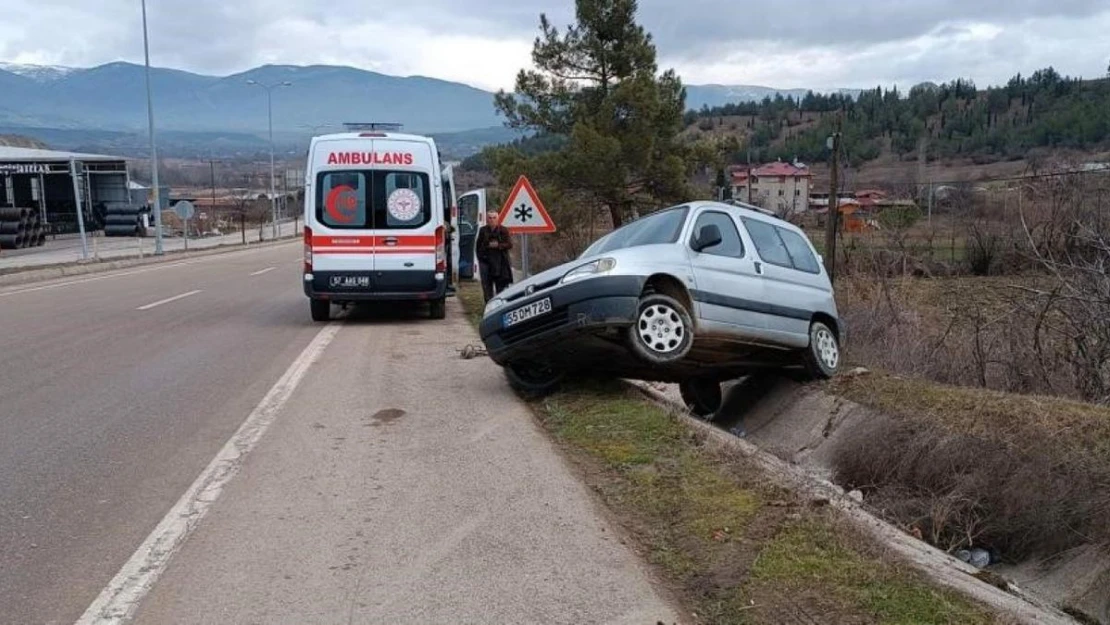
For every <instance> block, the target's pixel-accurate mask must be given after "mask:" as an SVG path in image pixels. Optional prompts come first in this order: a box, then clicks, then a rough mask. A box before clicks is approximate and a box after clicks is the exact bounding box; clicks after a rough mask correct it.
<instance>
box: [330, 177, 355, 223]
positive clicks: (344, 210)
mask: <svg viewBox="0 0 1110 625" xmlns="http://www.w3.org/2000/svg"><path fill="white" fill-rule="evenodd" d="M324 208H325V209H326V210H327V212H328V217H331V219H332V221H335V222H339V223H350V222H352V221H354V219H355V214H356V213H357V210H358V197H357V196H356V195H355V190H354V189H352V188H351V187H348V186H347V185H345V184H344V185H340V186H338V187H335V188H334V189H332V190H331V191H329V192H328V199H327V201H326V202H325V203H324Z"/></svg>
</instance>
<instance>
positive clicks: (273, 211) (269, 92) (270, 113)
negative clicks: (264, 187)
mask: <svg viewBox="0 0 1110 625" xmlns="http://www.w3.org/2000/svg"><path fill="white" fill-rule="evenodd" d="M247 84H248V85H257V86H259V87H262V88H263V89H265V90H266V111H267V117H268V119H269V126H270V219H272V220H273V234H274V238H275V239H277V198H275V197H274V195H275V193H276V191H275V188H274V187H275V180H274V175H275V174H274V99H273V89H274V87H290V86H292V85H293V83H291V82H289V81H284V82H280V83H276V84H273V85H264V84H262V83H260V82H258V81H256V80H248V81H247Z"/></svg>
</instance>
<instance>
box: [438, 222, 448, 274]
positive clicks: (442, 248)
mask: <svg viewBox="0 0 1110 625" xmlns="http://www.w3.org/2000/svg"><path fill="white" fill-rule="evenodd" d="M444 271H447V229H446V228H444V227H443V226H439V227H438V228H436V273H442V272H444Z"/></svg>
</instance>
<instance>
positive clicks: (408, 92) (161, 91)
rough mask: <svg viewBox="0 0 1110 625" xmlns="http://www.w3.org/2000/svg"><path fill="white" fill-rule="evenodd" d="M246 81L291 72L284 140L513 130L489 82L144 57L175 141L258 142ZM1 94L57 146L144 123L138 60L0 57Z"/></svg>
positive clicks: (20, 124) (756, 91)
mask: <svg viewBox="0 0 1110 625" xmlns="http://www.w3.org/2000/svg"><path fill="white" fill-rule="evenodd" d="M250 81H254V82H257V83H261V84H262V85H277V84H280V83H283V82H289V83H291V85H290V86H286V87H273V88H272V89H271V95H272V106H273V124H274V134H275V140H276V141H280V142H288V143H289V144H290V145H293V144H301V145H303V141H304V139H305V138H307V137H308V136H310V135H311V134H312V133H313V130H315V131H317V132H322V131H326V130H330V129H341V128H342V124H343V122H361V121H387V122H400V123H402V124H404V127H405V129H406V130H410V131H413V132H419V133H428V134H433V135H441V134H444V133H450V134H452V135H453V138H454V139H455V140H456V141H455V142H456V143H457V144H458V146H457V147H458V150H455V151H456V152H457V154H456V155H457V156H465V155H466V154H465V153H463V152H472V151H474V150H476V149H478V148H480V147H481V145H483V144H488V143H496V142H502V141H508V140H511V139H513V138H515V137H517V136H519V135H518V134H517V133H514V132H513V131H510V130H508V129H505V128H504V127H503V126H502V121H503V120H502V118H501V117H500V116H499V115H498V114H497V112H496V111H495V109H494V106H493V94H492V93H490V92H488V91H484V90H482V89H478V88H475V87H472V86H469V85H465V84H461V83H458V82H451V81H446V80H440V79H436V78H428V77H423V76H409V77H399V76H389V75H386V74H381V73H376V72H370V71H366V70H361V69H356V68H353V67H344V66H328V65H311V66H294V65H265V66H262V67H257V68H254V69H251V70H248V71H245V72H241V73H238V74H233V75H230V76H208V75H202V74H195V73H191V72H185V71H181V70H176V69H167V68H156V67H152V68H151V91H152V94H153V100H154V115H155V127H156V128H157V129H158V131H159V136H160V137H161V135H162V133H165V132H170V133H174V134H173V135H171V136H173V137H176V139H177V140H180V141H183V142H184V143H183V145H185V144H188V143H189V142H190V140H191V139H190V136H192V135H193V134H195V133H203V134H198V135H197V136H196V137H195V139H196V142H198V143H199V142H204V143H206V144H207V145H209V146H211V142H212V141H217V142H219V141H221V139H222V140H223V142H224V143H227V144H229V146H230V144H235V145H238V144H242V148H243V149H248V150H251V149H256V148H257V147H258V142H259V139H262V140H263V141H262V143H263V144H264V143H265V142H264V139H265V136H266V132H267V121H268V116H267V94H266V91H265V90H264V89H263V88H262V87H260V86H259V85H254V84H250ZM842 91H843V90H842ZM776 93H781V94H783V95H788V94H789V95H795V96H798V95H804V93H805V90H780V89H774V88H770V87H758V86H745V85H738V86H726V85H705V86H698V85H691V86H688V87H687V108H689V109H693V110H697V109H700V108H701V107H702V106H703V105H708V106H719V105H722V104H727V103H730V102H742V101H746V100H760V99H762V98H763V97H765V96H771V97H774V95H775V94H776ZM855 93H858V91H856V92H855ZM0 94H3V96H2V98H0V129H2V130H3V131H5V132H14V131H17V130H18V129H21V128H22V129H28V130H31V131H33V132H28V133H26V134H31V135H32V136H35V135H36V134H37V135H43V134H49V135H51V136H52V138H53V139H54V141H53V142H52V144H56V143H58V141H59V140H61V143H64V144H65V145H58V147H67V148H69V149H74V148H75V147H76V146H75V145H74V144H75V143H76V144H82V145H83V146H84V147H86V148H87V147H94V146H96V145H103V144H105V141H107V144H108V145H110V144H112V143H113V141H114V143H116V144H120V143H124V144H129V145H130V144H134V148H135V149H142V143H144V141H141V140H140V141H136V140H135V138H136V137H137V136H138V135H142V137H143V138H145V134H146V128H147V99H146V82H145V70H144V67H143V66H141V65H135V64H131V63H124V62H116V63H108V64H106V65H100V66H97V67H92V68H73V67H63V66H42V65H26V64H8V63H0ZM321 124H331V127H330V128H326V127H323V128H322V127H320V125H321ZM97 133H101V134H100V135H97ZM104 133H107V135H105V134H104ZM471 137H472V138H471ZM113 138H114V139H113ZM115 147H116V148H120V147H123V146H121V145H116V146H115Z"/></svg>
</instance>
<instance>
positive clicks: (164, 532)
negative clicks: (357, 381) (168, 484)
mask: <svg viewBox="0 0 1110 625" xmlns="http://www.w3.org/2000/svg"><path fill="white" fill-rule="evenodd" d="M341 326H342V324H341V323H330V324H328V325H327V326H325V327H324V328H323V329H321V330H320V332H319V333H317V335H316V338H314V339H312V342H311V343H309V344H308V347H306V348H305V349H304V351H303V352H301V354H300V355H299V356H297V359H296V360H294V361H293V364H291V365H289V369H287V370H286V371H285V373H284V374H283V375H282V376H281V379H279V380H278V381H277V383H276V384H274V386H273V387H272V388H271V389H270V390H269V392H267V393H266V396H265V397H263V398H262V401H260V402H259V403H258V405H257V406H255V408H254V410H252V411H251V413H250V415H248V416H247V419H246V421H244V422H243V424H242V425H241V426H239V429H238V430H237V431H236V432H235V434H234V435H233V436H232V437H231V438H230V439H229V440H228V441H227V443H225V444H224V446H223V448H222V449H221V450H220V453H218V454H216V457H215V458H213V459H212V462H210V463H209V464H208V466H207V467H205V469H204V471H203V472H201V474H200V475H199V476H197V479H196V481H195V482H193V484H192V485H191V486H190V487H189V489H188V490H186V491H185V494H183V495H182V496H181V499H179V500H178V501H177V503H176V504H175V505H174V507H173V508H172V509H170V511H169V513H167V514H166V516H165V517H163V518H162V520H161V522H159V523H158V526H157V527H155V528H154V531H153V532H151V534H150V536H148V537H147V539H146V540H145V541H143V544H142V545H139V548H138V549H137V550H135V553H134V554H133V555H132V556H131V559H129V560H128V561H127V562H126V563H125V564H124V565H123V567H122V568H121V569H120V570H119V573H117V574H116V576H115V577H114V578H113V579H112V581H111V582H110V583H109V584H108V586H107V587H105V588H104V590H103V591H101V593H100V595H99V596H98V597H97V598H96V599H95V600H94V601H93V602H92V604H90V605H89V607H88V609H87V610H85V613H84V614H83V615H81V618H80V619H78V620H77V622H76V625H119V624H121V623H123V622H125V621H127V620H129V619H130V618H131V617H132V616H133V615H134V614H135V610H136V609H137V608H138V607H139V603H140V602H141V601H142V600H143V597H145V596H146V594H147V593H148V592H150V590H151V588H153V587H154V584H155V582H157V581H158V578H159V577H160V576H161V575H162V573H163V572H164V571H165V570H166V566H167V565H168V564H169V561H170V559H171V558H172V557H173V555H174V554H175V553H176V552H177V550H178V549H180V548H181V545H182V544H184V542H185V540H186V538H187V537H188V535H189V534H190V533H191V532H192V531H193V530H194V529H196V527H197V525H198V524H199V523H200V521H201V519H203V518H204V515H205V514H207V513H208V509H209V508H210V507H211V506H212V504H213V503H215V501H216V500H217V499H218V498H219V497H220V494H221V493H222V492H223V489H224V487H225V486H227V484H228V483H229V482H230V481H231V480H232V478H234V477H235V475H236V474H237V473H238V472H239V470H240V469H241V468H242V466H243V462H244V461H245V459H246V457H247V454H249V453H250V452H251V450H252V449H254V447H255V445H257V444H258V441H259V440H261V438H262V436H263V435H264V434H265V433H266V430H267V429H269V427H270V425H272V424H273V422H274V420H275V419H276V418H277V415H278V414H279V413H280V412H281V409H282V408H283V407H284V406H285V403H286V402H287V401H289V398H290V397H291V396H292V395H293V391H295V390H296V389H297V386H298V385H299V384H300V382H301V379H302V378H304V376H305V374H306V373H307V372H308V368H309V367H310V366H311V365H312V364H313V363H314V362H315V361H316V360H317V359H318V358H319V357H320V355H321V354H322V353H323V352H324V349H325V348H327V346H328V344H329V343H331V341H332V339H333V338H335V335H336V333H337V332H338V331H339V328H340V327H341Z"/></svg>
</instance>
